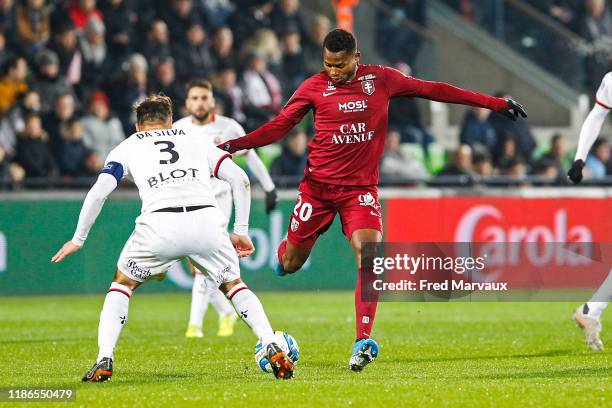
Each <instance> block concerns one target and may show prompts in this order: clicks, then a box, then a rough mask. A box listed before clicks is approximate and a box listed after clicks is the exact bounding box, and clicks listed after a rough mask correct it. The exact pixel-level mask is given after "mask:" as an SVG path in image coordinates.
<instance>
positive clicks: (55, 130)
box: [43, 93, 76, 157]
mask: <svg viewBox="0 0 612 408" xmlns="http://www.w3.org/2000/svg"><path fill="white" fill-rule="evenodd" d="M75 113H76V101H75V99H74V96H73V95H72V94H70V93H65V94H61V95H58V96H57V97H56V98H55V102H54V103H53V111H52V112H50V113H48V114H47V115H45V116H44V117H43V124H44V128H45V129H46V130H47V133H48V135H49V148H50V149H51V152H52V153H53V155H54V156H55V157H57V155H58V154H59V148H60V145H61V144H62V141H63V138H64V135H65V133H66V126H67V125H68V121H70V120H71V119H73V118H74V117H75Z"/></svg>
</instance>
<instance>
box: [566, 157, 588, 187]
mask: <svg viewBox="0 0 612 408" xmlns="http://www.w3.org/2000/svg"><path fill="white" fill-rule="evenodd" d="M583 168H584V161H582V160H581V159H578V160H576V161H575V162H574V164H572V167H571V168H570V169H569V171H568V172H567V177H569V179H570V180H572V182H573V183H574V184H578V183H580V182H581V181H582V169H583Z"/></svg>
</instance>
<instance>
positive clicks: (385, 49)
mask: <svg viewBox="0 0 612 408" xmlns="http://www.w3.org/2000/svg"><path fill="white" fill-rule="evenodd" d="M383 3H385V4H386V5H387V6H388V8H390V9H391V11H390V12H389V11H387V10H383V9H380V11H379V12H378V15H377V22H376V44H377V47H378V49H379V50H381V52H382V54H383V56H384V57H385V58H386V59H387V60H388V61H391V62H397V61H407V62H408V64H411V65H414V63H415V61H416V56H417V54H418V52H419V49H420V48H421V44H422V39H421V37H420V35H419V34H418V33H416V32H414V31H412V30H411V29H409V28H407V27H406V26H404V25H403V23H404V20H406V19H409V20H410V21H412V22H413V23H416V24H418V25H419V26H422V27H424V26H426V25H427V18H426V5H425V0H383Z"/></svg>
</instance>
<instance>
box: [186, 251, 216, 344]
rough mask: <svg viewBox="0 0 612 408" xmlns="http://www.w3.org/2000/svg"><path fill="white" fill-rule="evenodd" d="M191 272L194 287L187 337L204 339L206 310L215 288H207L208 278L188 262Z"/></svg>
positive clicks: (192, 289)
mask: <svg viewBox="0 0 612 408" xmlns="http://www.w3.org/2000/svg"><path fill="white" fill-rule="evenodd" d="M187 263H188V267H189V270H190V271H191V273H193V286H192V288H191V308H190V309H189V324H188V325H187V331H186V332H185V337H189V338H194V337H198V338H199V337H203V336H204V334H203V333H202V323H203V321H204V316H205V315H206V310H207V309H208V302H209V300H210V294H211V293H212V290H216V289H214V287H213V288H209V287H207V286H206V276H205V275H204V274H203V273H202V272H200V271H198V270H196V269H195V268H194V266H193V265H192V264H191V262H189V261H187Z"/></svg>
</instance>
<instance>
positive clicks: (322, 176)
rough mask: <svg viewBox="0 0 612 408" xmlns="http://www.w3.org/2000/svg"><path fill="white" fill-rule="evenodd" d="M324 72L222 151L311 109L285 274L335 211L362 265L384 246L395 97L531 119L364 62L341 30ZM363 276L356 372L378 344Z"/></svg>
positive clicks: (505, 103) (262, 136)
mask: <svg viewBox="0 0 612 408" xmlns="http://www.w3.org/2000/svg"><path fill="white" fill-rule="evenodd" d="M323 68H324V70H323V71H322V72H320V73H318V74H315V75H313V76H311V77H310V78H308V79H306V80H305V81H304V82H303V83H302V84H301V85H300V87H299V88H298V89H297V91H296V92H295V93H294V94H293V96H292V97H291V99H290V100H289V102H287V104H286V105H285V107H284V108H283V109H282V111H281V112H280V114H279V115H278V116H276V117H275V118H274V119H272V120H271V121H270V122H268V123H266V124H264V125H263V126H261V127H259V128H258V129H256V130H254V131H253V132H251V133H249V134H247V135H246V136H243V137H241V138H238V139H234V140H231V141H228V142H227V143H225V144H223V145H220V146H219V147H220V148H222V149H224V150H227V151H229V152H235V151H238V150H242V149H252V148H256V147H260V146H265V145H268V144H271V143H273V142H276V141H278V140H279V139H281V138H282V137H284V136H285V135H286V134H287V133H288V132H289V131H290V130H291V129H292V128H293V127H294V126H295V125H296V124H298V123H299V122H300V120H301V119H302V117H303V116H304V115H305V114H306V113H307V112H308V111H309V110H311V109H312V110H313V111H314V120H315V122H314V124H315V129H316V133H315V136H314V139H313V140H312V141H311V142H310V143H309V144H308V148H309V154H308V162H307V164H306V168H305V169H304V180H303V181H302V183H301V184H300V186H299V191H298V197H297V202H296V205H295V208H294V210H293V214H292V216H291V222H290V223H289V230H288V233H287V239H285V240H283V242H281V244H280V246H279V248H278V261H279V265H278V267H277V272H279V274H280V275H285V274H288V273H294V272H296V271H297V270H298V269H300V268H301V266H302V265H303V264H304V262H306V260H307V259H308V256H309V255H310V251H311V249H312V247H313V245H314V244H315V242H316V240H317V238H318V237H319V235H321V234H323V233H324V232H325V231H326V230H327V229H328V228H329V226H330V225H331V224H332V221H333V219H334V217H335V215H336V213H339V214H340V220H341V222H342V232H343V233H344V235H345V236H346V238H347V239H348V240H349V241H350V243H351V246H352V248H353V251H354V253H355V257H356V260H357V265H358V268H361V248H362V245H363V244H365V243H368V242H381V241H382V218H381V207H380V204H379V202H378V191H377V184H378V163H379V161H380V157H381V155H382V153H383V148H384V143H385V136H386V134H387V118H388V107H389V99H390V98H392V97H396V96H409V97H421V98H426V99H431V100H434V101H440V102H448V103H458V104H463V105H471V106H479V107H483V108H488V109H491V110H493V111H496V112H499V113H501V114H504V115H505V116H507V117H509V118H510V119H512V120H516V118H517V117H518V116H519V115H520V116H522V117H526V116H527V115H526V113H525V110H524V109H523V107H522V106H521V105H520V104H518V103H516V102H514V101H512V100H510V99H508V100H506V99H502V98H495V97H492V96H487V95H482V94H479V93H475V92H471V91H468V90H465V89H461V88H456V87H454V86H452V85H449V84H446V83H442V82H430V81H423V80H420V79H417V78H413V77H410V76H406V75H404V74H402V73H401V72H399V71H397V70H395V69H393V68H389V67H384V66H380V65H363V64H360V53H359V52H358V51H357V44H356V40H355V37H354V36H353V34H351V33H350V32H348V31H345V30H342V29H335V30H332V31H331V32H330V33H329V34H328V35H327V37H326V38H325V41H324V43H323ZM360 275H361V270H360V271H359V274H358V278H357V285H356V288H355V310H356V326H357V327H356V333H357V334H356V339H357V340H356V341H355V343H354V345H353V354H352V356H351V359H350V361H349V367H350V368H351V369H352V370H354V371H361V370H362V369H363V368H364V367H365V366H366V365H367V364H368V363H370V362H371V361H373V360H374V359H375V358H376V356H377V355H378V345H377V344H376V342H375V341H374V340H373V339H370V332H371V330H372V325H373V323H374V316H375V314H376V307H377V302H375V301H371V300H372V299H368V300H369V301H364V300H363V299H362V296H361V292H362V287H361V286H362V285H361V278H360Z"/></svg>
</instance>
